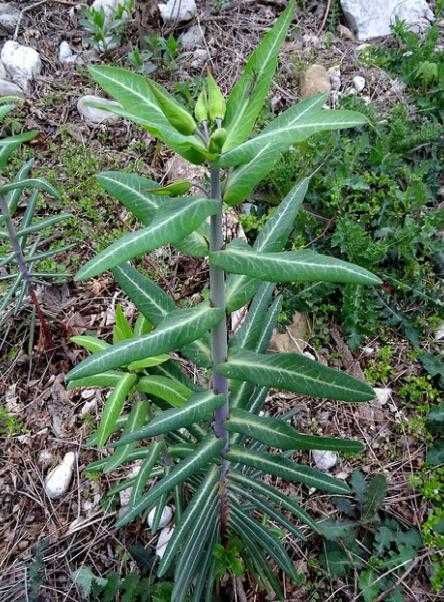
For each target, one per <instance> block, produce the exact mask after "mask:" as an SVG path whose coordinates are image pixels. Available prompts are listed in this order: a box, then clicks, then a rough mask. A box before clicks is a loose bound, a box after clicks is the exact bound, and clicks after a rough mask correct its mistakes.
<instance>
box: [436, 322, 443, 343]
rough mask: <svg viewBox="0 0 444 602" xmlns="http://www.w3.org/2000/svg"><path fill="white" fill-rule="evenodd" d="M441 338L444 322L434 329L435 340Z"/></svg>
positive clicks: (440, 339)
mask: <svg viewBox="0 0 444 602" xmlns="http://www.w3.org/2000/svg"><path fill="white" fill-rule="evenodd" d="M442 339H444V322H443V323H442V324H440V325H439V326H438V328H437V329H436V331H435V341H442Z"/></svg>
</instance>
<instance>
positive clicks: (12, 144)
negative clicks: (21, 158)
mask: <svg viewBox="0 0 444 602" xmlns="http://www.w3.org/2000/svg"><path fill="white" fill-rule="evenodd" d="M36 136H38V131H37V130H31V131H30V132H24V133H23V134H17V135H16V136H9V137H8V138H0V170H3V169H4V168H5V167H6V164H7V162H8V160H9V157H10V156H11V155H12V153H13V152H14V151H15V150H16V149H17V148H18V147H19V146H20V145H21V144H23V142H29V141H30V140H33V139H34V138H35V137H36Z"/></svg>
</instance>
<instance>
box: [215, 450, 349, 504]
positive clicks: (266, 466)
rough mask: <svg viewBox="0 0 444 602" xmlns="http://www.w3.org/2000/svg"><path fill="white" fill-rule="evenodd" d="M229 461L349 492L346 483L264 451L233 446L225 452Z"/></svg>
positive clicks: (333, 490)
mask: <svg viewBox="0 0 444 602" xmlns="http://www.w3.org/2000/svg"><path fill="white" fill-rule="evenodd" d="M226 457H227V459H228V460H230V461H231V462H239V463H240V464H244V465H245V466H252V467H253V468H257V470H260V471H261V472H264V473H266V474H271V475H274V476H277V477H281V478H283V479H287V480H288V481H292V482H296V483H304V484H305V485H307V487H315V488H316V489H319V491H327V492H328V493H337V494H341V493H342V494H343V493H350V489H349V487H348V485H347V484H346V483H344V482H343V481H340V480H339V479H335V478H334V477H331V476H330V475H326V474H324V473H323V472H321V471H319V470H315V469H314V468H311V467H309V466H303V465H302V464H296V462H292V461H291V460H288V459H287V458H283V457H279V456H274V455H273V454H268V453H265V452H261V453H260V452H255V451H252V450H249V449H244V448H242V447H237V446H233V447H232V448H231V449H230V450H229V451H228V452H227V454H226Z"/></svg>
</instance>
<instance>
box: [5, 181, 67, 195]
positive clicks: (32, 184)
mask: <svg viewBox="0 0 444 602" xmlns="http://www.w3.org/2000/svg"><path fill="white" fill-rule="evenodd" d="M27 188H32V189H37V190H43V191H45V192H47V193H48V194H50V195H51V196H53V197H54V198H56V199H58V198H59V193H58V192H57V190H56V189H55V188H54V186H51V184H49V183H48V182H47V181H46V180H43V179H41V178H27V179H25V180H18V181H17V182H11V183H10V184H3V186H0V194H2V195H3V194H6V193H9V192H13V191H16V190H19V191H23V190H26V189H27Z"/></svg>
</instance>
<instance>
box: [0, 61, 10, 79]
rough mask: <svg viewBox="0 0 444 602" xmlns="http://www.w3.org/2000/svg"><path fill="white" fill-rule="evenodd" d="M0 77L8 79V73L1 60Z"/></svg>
mask: <svg viewBox="0 0 444 602" xmlns="http://www.w3.org/2000/svg"><path fill="white" fill-rule="evenodd" d="M0 79H9V74H8V72H7V71H6V68H5V66H4V64H3V63H2V62H1V61H0Z"/></svg>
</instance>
